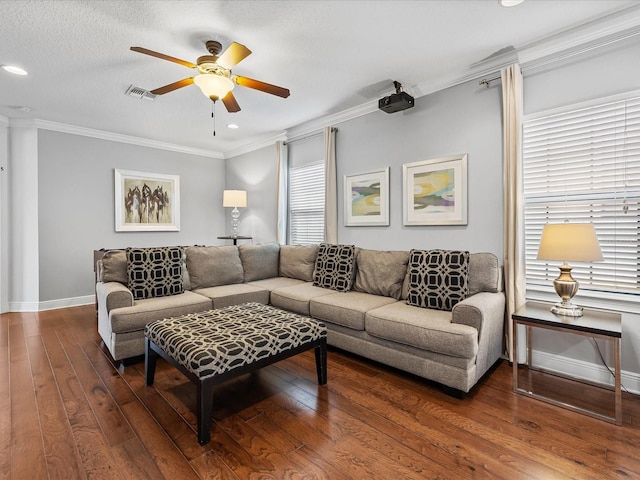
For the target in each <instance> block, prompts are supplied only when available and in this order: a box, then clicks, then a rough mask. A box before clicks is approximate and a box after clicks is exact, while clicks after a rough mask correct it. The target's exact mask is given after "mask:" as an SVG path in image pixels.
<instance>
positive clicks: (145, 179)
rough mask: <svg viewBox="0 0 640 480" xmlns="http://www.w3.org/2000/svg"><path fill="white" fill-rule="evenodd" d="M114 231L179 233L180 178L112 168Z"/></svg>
mask: <svg viewBox="0 0 640 480" xmlns="http://www.w3.org/2000/svg"><path fill="white" fill-rule="evenodd" d="M115 218H116V232H141V231H155V232H162V231H167V232H169V231H173V232H176V231H179V230H180V176H179V175H165V174H162V173H145V172H135V171H133V170H120V169H117V168H116V169H115Z"/></svg>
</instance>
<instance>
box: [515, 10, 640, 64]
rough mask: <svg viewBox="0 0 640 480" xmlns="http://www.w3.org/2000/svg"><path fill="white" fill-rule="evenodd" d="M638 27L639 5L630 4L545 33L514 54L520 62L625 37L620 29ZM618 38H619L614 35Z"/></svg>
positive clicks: (639, 20) (639, 18) (629, 29)
mask: <svg viewBox="0 0 640 480" xmlns="http://www.w3.org/2000/svg"><path fill="white" fill-rule="evenodd" d="M639 27H640V5H633V6H631V7H626V8H623V9H620V10H617V11H615V12H612V13H610V14H609V15H605V16H603V17H600V18H597V19H595V20H592V21H590V22H587V23H583V24H581V25H577V26H575V27H573V28H569V29H567V30H563V31H562V32H559V33H556V34H555V35H550V36H547V37H545V38H543V39H540V40H536V41H534V42H531V43H529V44H526V45H522V46H521V47H519V48H518V57H519V59H520V63H521V64H522V65H526V64H528V63H530V62H534V61H536V60H540V59H541V58H545V57H554V56H558V57H560V58H559V59H562V58H564V57H563V53H566V52H567V51H569V50H571V49H576V48H578V47H582V46H586V45H589V44H592V43H593V44H594V45H595V48H597V46H598V44H599V43H601V42H602V41H603V40H607V39H609V41H605V43H604V45H608V44H610V43H613V42H616V41H619V40H623V39H625V38H628V37H629V35H625V34H624V32H626V31H631V30H634V29H635V30H637V29H638V28H639ZM617 37H620V38H617Z"/></svg>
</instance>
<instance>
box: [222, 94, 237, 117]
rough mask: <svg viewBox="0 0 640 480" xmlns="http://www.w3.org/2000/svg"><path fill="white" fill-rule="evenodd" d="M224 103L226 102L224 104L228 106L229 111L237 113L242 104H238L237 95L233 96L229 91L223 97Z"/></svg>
mask: <svg viewBox="0 0 640 480" xmlns="http://www.w3.org/2000/svg"><path fill="white" fill-rule="evenodd" d="M222 103H224V106H225V107H226V108H227V112H229V113H235V112H239V111H240V105H238V102H237V101H236V97H234V96H233V93H232V92H229V93H227V94H226V95H225V96H224V97H223V98H222Z"/></svg>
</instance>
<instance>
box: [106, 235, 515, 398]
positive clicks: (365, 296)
mask: <svg viewBox="0 0 640 480" xmlns="http://www.w3.org/2000/svg"><path fill="white" fill-rule="evenodd" d="M149 252H153V253H154V255H155V257H149V256H148V254H149ZM167 252H169V253H167ZM135 254H138V257H135ZM162 255H164V257H163V256H162ZM169 257H172V259H169V260H167V259H168V258H169ZM150 258H151V260H150ZM136 259H137V260H136ZM158 259H160V260H158ZM163 259H164V260H163ZM154 261H155V262H156V266H155V267H153V266H152V267H149V265H150V264H153V262H154ZM163 261H164V263H163ZM158 265H160V266H163V267H164V268H165V270H162V269H161V268H160V267H159V266H158ZM136 269H138V270H136ZM96 271H97V275H98V281H97V283H96V300H97V306H98V331H99V333H100V335H101V337H102V339H103V340H104V344H105V345H106V346H107V348H108V350H109V352H110V353H111V355H112V357H113V358H114V360H126V359H129V358H132V357H138V356H140V355H142V354H144V326H145V325H146V324H147V323H148V322H150V321H152V320H155V319H158V318H167V317H171V316H176V315H183V314H186V313H192V312H197V311H203V310H208V309H211V308H221V307H224V306H227V305H232V304H237V303H243V302H259V303H264V304H271V305H273V306H275V307H278V308H282V309H285V310H289V311H292V312H295V313H299V314H303V315H308V316H311V317H313V318H316V319H318V320H321V321H322V322H324V323H325V324H326V326H327V328H328V343H329V345H333V346H335V347H337V348H340V349H343V350H347V351H349V352H353V353H355V354H358V355H361V356H363V357H366V358H370V359H372V360H375V361H378V362H381V363H384V364H388V365H391V366H393V367H396V368H399V369H401V370H404V371H407V372H411V373H413V374H416V375H419V376H420V377H423V378H427V379H430V380H434V381H436V382H438V383H440V384H443V385H445V386H448V387H450V388H453V389H455V390H457V391H459V392H468V391H469V390H470V389H471V387H473V385H475V384H476V382H477V381H478V380H479V379H480V377H481V376H482V375H483V374H484V373H485V372H486V371H487V370H488V369H489V368H490V367H491V366H492V365H493V364H494V363H495V362H496V361H497V360H498V358H499V357H500V356H501V354H502V341H503V325H504V311H505V298H504V294H503V293H502V288H501V267H500V265H499V263H498V260H497V258H496V257H495V255H493V254H489V253H471V254H469V253H468V252H451V251H443V250H431V251H421V250H412V251H410V252H408V251H377V250H367V249H360V248H356V247H354V246H336V245H320V246H290V245H279V244H277V243H268V244H261V245H240V246H237V247H236V246H220V247H203V246H193V247H185V248H182V247H165V248H164V249H162V248H159V249H127V250H111V251H107V252H105V254H104V256H103V258H102V259H100V260H99V261H98V264H97V266H96ZM163 271H165V272H170V274H167V275H165V276H166V277H167V278H169V277H170V278H171V280H170V281H167V282H165V283H163V282H164V281H165V280H166V278H162V276H163V274H162V273H158V272H163ZM158 275H160V277H161V278H158ZM134 297H138V298H134ZM143 297H147V298H143Z"/></svg>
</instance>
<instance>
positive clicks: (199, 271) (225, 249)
mask: <svg viewBox="0 0 640 480" xmlns="http://www.w3.org/2000/svg"><path fill="white" fill-rule="evenodd" d="M186 252H187V268H188V269H189V276H190V277H191V288H192V289H193V290H196V289H198V288H207V287H217V286H218V285H229V284H233V283H242V281H243V280H244V271H243V270H242V262H241V261H240V254H239V253H238V247H236V246H235V245H227V246H222V247H200V246H196V247H187V249H186Z"/></svg>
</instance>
